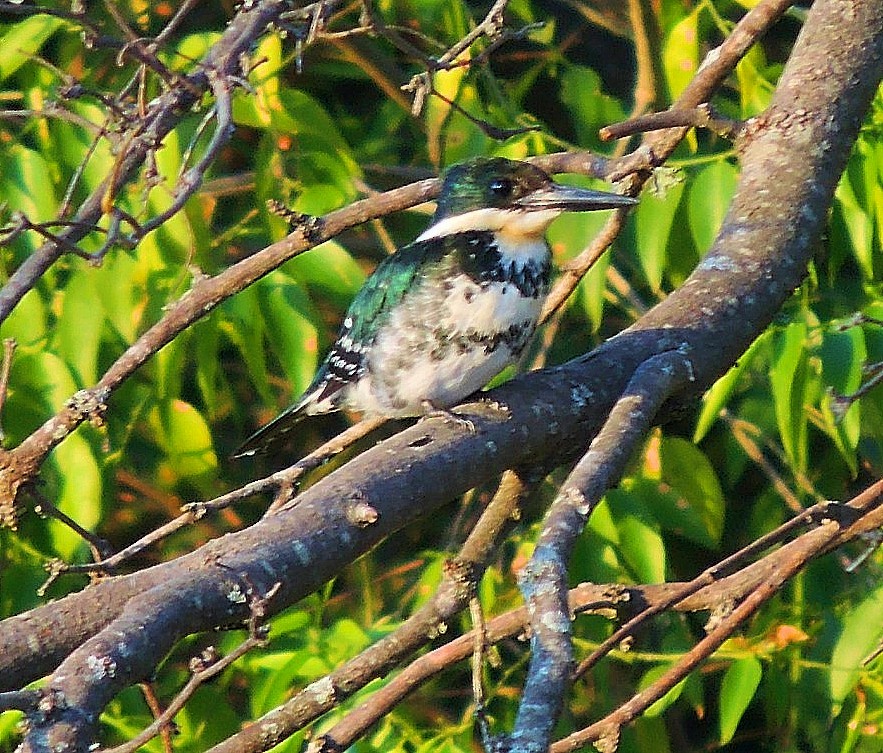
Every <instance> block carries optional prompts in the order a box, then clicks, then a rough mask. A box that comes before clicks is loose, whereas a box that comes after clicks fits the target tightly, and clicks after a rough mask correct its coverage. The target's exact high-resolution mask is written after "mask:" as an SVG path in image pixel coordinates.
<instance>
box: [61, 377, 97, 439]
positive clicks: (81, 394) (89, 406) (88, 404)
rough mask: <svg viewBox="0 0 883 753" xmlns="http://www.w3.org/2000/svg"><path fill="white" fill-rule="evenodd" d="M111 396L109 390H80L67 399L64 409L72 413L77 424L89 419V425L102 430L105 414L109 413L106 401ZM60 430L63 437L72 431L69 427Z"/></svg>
mask: <svg viewBox="0 0 883 753" xmlns="http://www.w3.org/2000/svg"><path fill="white" fill-rule="evenodd" d="M109 395H110V390H108V389H107V388H96V389H92V390H79V391H78V392H75V393H74V394H73V395H71V396H70V397H69V398H68V399H67V402H65V404H64V407H65V409H66V410H68V411H70V413H71V414H72V415H71V418H73V419H74V420H75V421H76V423H77V424H79V423H80V422H81V421H85V420H87V419H88V420H89V423H91V424H92V425H93V426H95V427H96V428H100V427H102V426H104V414H105V413H107V403H106V401H107V398H108V396H109ZM59 430H60V431H63V432H64V434H63V435H62V436H64V435H67V434H68V433H69V431H70V429H69V428H68V427H67V426H62V427H59Z"/></svg>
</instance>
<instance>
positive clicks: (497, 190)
mask: <svg viewBox="0 0 883 753" xmlns="http://www.w3.org/2000/svg"><path fill="white" fill-rule="evenodd" d="M512 187H513V186H512V181H511V180H509V179H508V178H494V179H493V180H492V181H491V185H490V189H491V193H493V194H494V195H495V196H509V194H511V193H512Z"/></svg>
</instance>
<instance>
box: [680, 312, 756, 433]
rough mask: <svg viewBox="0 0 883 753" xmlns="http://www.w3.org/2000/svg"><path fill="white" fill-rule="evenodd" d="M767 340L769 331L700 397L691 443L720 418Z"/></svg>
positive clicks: (752, 344) (706, 431)
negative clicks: (699, 408) (700, 402)
mask: <svg viewBox="0 0 883 753" xmlns="http://www.w3.org/2000/svg"><path fill="white" fill-rule="evenodd" d="M768 339H769V330H768V331H767V332H764V333H763V334H762V335H761V336H760V337H758V338H757V339H756V340H755V341H754V342H753V343H751V345H750V346H749V347H748V350H746V351H745V353H743V354H742V356H741V357H740V358H739V360H738V361H736V364H735V365H734V366H733V367H732V368H731V369H730V370H729V371H728V372H727V373H726V374H724V375H723V376H722V377H721V378H720V379H718V380H717V381H716V382H715V383H714V384H713V385H712V386H711V387H710V388H709V390H708V392H706V393H705V395H703V396H702V409H701V410H700V412H699V417H698V418H697V419H696V428H695V430H694V431H693V441H694V442H695V443H697V444H698V443H699V442H701V441H702V439H703V438H704V437H705V435H706V434H707V433H708V430H709V429H711V427H712V425H713V424H714V422H715V421H717V419H718V417H719V416H720V412H721V411H722V410H723V409H724V407H725V406H726V405H727V403H728V402H729V401H730V398H731V397H732V395H733V392H735V390H736V387H737V386H738V385H739V381H740V379H741V377H742V375H743V374H744V373H745V372H746V371H747V370H748V369H749V368H750V366H751V364H752V362H753V361H754V358H755V356H756V355H757V352H758V351H759V350H760V348H761V345H762V344H763V343H765V342H766V341H767V340H768Z"/></svg>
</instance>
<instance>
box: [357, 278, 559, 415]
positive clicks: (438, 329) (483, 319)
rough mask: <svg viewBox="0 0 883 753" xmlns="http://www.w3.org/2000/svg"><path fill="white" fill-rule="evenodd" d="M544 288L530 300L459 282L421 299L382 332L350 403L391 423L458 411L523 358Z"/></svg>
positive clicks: (430, 288) (421, 293) (494, 286)
mask: <svg viewBox="0 0 883 753" xmlns="http://www.w3.org/2000/svg"><path fill="white" fill-rule="evenodd" d="M546 287H547V286H543V287H542V288H541V289H539V290H537V294H536V295H534V296H525V295H524V294H523V293H522V292H521V291H520V290H519V288H518V287H517V286H516V285H514V284H512V283H504V282H476V281H475V280H473V279H472V278H470V277H468V276H466V275H460V276H457V277H454V278H452V279H451V280H446V281H444V283H443V284H441V285H427V286H425V288H424V289H423V290H418V291H415V293H414V294H413V295H411V296H409V297H408V299H407V300H406V301H405V302H404V303H403V305H402V306H401V307H400V308H399V309H398V310H397V311H396V312H394V314H393V315H392V316H391V317H390V319H389V321H388V322H387V323H386V324H385V325H384V327H382V328H381V330H380V332H378V334H377V337H376V339H375V340H374V343H373V345H372V347H371V349H370V353H369V355H368V363H367V369H366V370H365V373H364V376H363V377H362V378H361V379H360V380H359V381H358V382H357V383H355V384H353V385H352V386H351V387H350V388H349V390H348V395H347V399H346V402H347V403H349V405H350V406H351V407H353V408H356V409H357V410H362V411H365V412H367V413H369V414H381V415H388V416H413V415H419V414H421V413H423V412H424V411H425V410H426V405H427V403H429V404H431V405H433V406H435V407H438V408H447V407H450V406H452V405H455V404H456V403H458V402H460V401H461V400H462V399H463V398H465V397H467V396H468V395H471V394H472V393H473V392H476V391H477V390H479V389H481V388H482V387H483V386H484V385H486V384H487V383H488V382H489V381H490V380H491V379H492V378H493V377H494V376H496V375H497V374H498V373H499V372H500V371H502V370H503V369H504V368H505V367H506V366H508V365H509V364H510V363H513V362H514V361H515V360H516V359H517V358H518V357H519V355H521V353H522V351H523V350H524V347H525V346H526V345H527V343H528V342H529V340H530V338H531V336H532V335H533V333H534V330H535V329H536V323H537V319H538V317H539V314H540V309H541V307H542V303H543V300H544V299H545V295H546V293H547V292H548V291H547V289H546Z"/></svg>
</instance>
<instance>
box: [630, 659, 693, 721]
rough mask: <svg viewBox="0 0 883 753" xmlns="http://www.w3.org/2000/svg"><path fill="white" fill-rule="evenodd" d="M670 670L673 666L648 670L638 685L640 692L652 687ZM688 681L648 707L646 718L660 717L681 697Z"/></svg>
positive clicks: (681, 682) (673, 688) (684, 680)
mask: <svg viewBox="0 0 883 753" xmlns="http://www.w3.org/2000/svg"><path fill="white" fill-rule="evenodd" d="M670 669H671V665H669V664H660V665H659V666H658V667H653V668H652V669H649V670H647V671H646V672H645V673H644V676H643V677H642V678H641V681H640V682H639V683H638V690H644V689H646V688H648V687H650V686H651V685H652V684H653V683H654V682H656V681H657V680H658V679H659V678H660V677H662V676H663V675H664V674H665V673H666V672H668V671H669V670H670ZM687 679H688V678H686V677H685V678H684V679H683V680H681V681H680V682H679V683H677V684H675V685H674V686H673V687H672V688H671V689H670V690H669V691H668V692H667V693H666V694H665V695H664V696H662V698H660V699H659V700H657V701H654V702H653V703H651V704H650V706H648V707H647V710H646V711H645V712H644V716H650V717H654V716H659V715H660V714H662V712H663V711H665V710H666V709H667V708H668V707H669V706H671V705H672V704H674V702H675V701H677V700H678V698H680V697H681V693H682V692H683V690H684V686H685V685H686V682H687Z"/></svg>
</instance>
